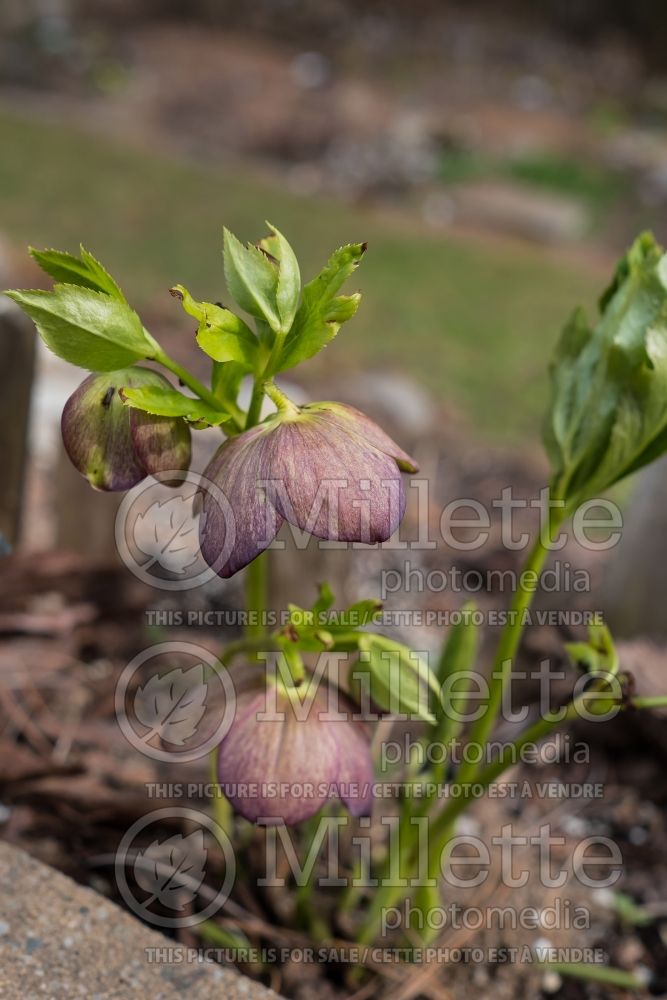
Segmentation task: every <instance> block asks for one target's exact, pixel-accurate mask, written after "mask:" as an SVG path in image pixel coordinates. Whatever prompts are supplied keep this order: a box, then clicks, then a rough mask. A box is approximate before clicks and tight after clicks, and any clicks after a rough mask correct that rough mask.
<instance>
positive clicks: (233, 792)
mask: <svg viewBox="0 0 667 1000" xmlns="http://www.w3.org/2000/svg"><path fill="white" fill-rule="evenodd" d="M279 709H280V711H281V712H282V713H283V714H284V718H280V717H276V718H271V717H268V718H262V716H263V715H268V713H267V712H266V695H265V693H264V692H263V691H262V692H259V693H256V692H253V693H252V694H251V695H250V696H249V697H246V698H243V696H241V697H240V698H239V699H237V712H238V713H239V714H238V715H237V718H236V720H235V721H234V723H233V724H232V727H231V729H230V731H229V732H228V734H227V736H226V737H225V738H224V740H223V741H222V743H221V744H220V748H219V751H218V779H219V781H220V785H221V787H222V789H223V791H224V792H225V795H226V796H227V798H228V799H229V801H230V802H231V804H232V806H233V808H234V809H235V810H236V811H237V812H239V813H240V814H241V815H242V816H243V817H245V819H247V820H250V821H251V822H253V823H257V822H261V823H262V824H264V825H270V824H274V823H286V824H287V825H288V826H291V825H293V824H295V823H301V822H302V821H303V820H305V819H308V818H309V817H310V816H313V815H314V814H315V813H316V812H318V810H319V809H321V808H322V806H323V805H325V803H326V801H327V798H328V796H327V789H328V788H329V786H330V785H331V783H332V782H333V781H334V780H335V745H334V742H333V738H332V734H331V733H330V732H328V731H326V730H324V731H322V727H321V725H319V724H318V720H317V717H316V715H315V713H314V712H312V711H311V712H310V713H309V714H308V717H307V718H297V716H296V714H295V712H294V709H293V708H292V705H291V703H290V702H289V701H288V700H286V699H284V698H280V700H279Z"/></svg>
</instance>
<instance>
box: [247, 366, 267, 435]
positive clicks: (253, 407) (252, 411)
mask: <svg viewBox="0 0 667 1000" xmlns="http://www.w3.org/2000/svg"><path fill="white" fill-rule="evenodd" d="M263 402H264V380H263V379H262V378H256V379H255V381H254V384H253V387H252V396H251V397H250V406H249V407H248V414H247V416H246V422H245V429H246V430H248V428H250V427H254V426H255V424H256V423H258V422H259V418H260V416H261V414H262V403H263Z"/></svg>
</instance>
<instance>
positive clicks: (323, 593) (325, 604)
mask: <svg viewBox="0 0 667 1000" xmlns="http://www.w3.org/2000/svg"><path fill="white" fill-rule="evenodd" d="M318 590H319V595H318V598H317V600H316V601H315V603H314V604H313V606H312V608H311V611H312V612H313V620H314V621H315V622H317V621H319V619H320V616H321V615H325V614H326V613H327V611H328V610H329V609H330V608H332V607H333V604H334V600H335V598H334V594H333V590H332V589H331V586H330V585H329V584H328V583H327V582H326V581H325V582H324V583H320V584H319V586H318Z"/></svg>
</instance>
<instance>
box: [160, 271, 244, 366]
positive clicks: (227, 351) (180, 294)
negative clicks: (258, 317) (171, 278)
mask: <svg viewBox="0 0 667 1000" xmlns="http://www.w3.org/2000/svg"><path fill="white" fill-rule="evenodd" d="M170 291H171V294H172V295H173V296H174V298H177V299H180V301H181V303H182V305H183V309H184V310H185V312H186V313H188V315H189V316H193V317H194V318H195V319H196V320H197V322H198V323H199V327H198V330H197V343H198V344H199V346H200V347H201V349H202V351H204V353H205V354H208V356H209V358H213V360H214V361H218V362H221V363H223V362H227V361H238V362H239V363H240V364H242V365H243V366H244V368H245V370H246V371H254V369H255V366H256V364H257V361H258V358H259V345H258V342H257V337H255V335H254V333H253V332H252V330H251V329H250V328H249V327H248V326H246V324H245V323H244V322H243V320H242V319H240V318H239V317H238V316H235V315H234V313H233V312H230V311H229V309H224V308H223V307H222V306H216V305H213V303H212V302H196V301H195V299H193V298H192V296H191V295H190V293H189V292H188V290H187V288H184V287H183V285H176V286H175V287H174V288H172V289H170Z"/></svg>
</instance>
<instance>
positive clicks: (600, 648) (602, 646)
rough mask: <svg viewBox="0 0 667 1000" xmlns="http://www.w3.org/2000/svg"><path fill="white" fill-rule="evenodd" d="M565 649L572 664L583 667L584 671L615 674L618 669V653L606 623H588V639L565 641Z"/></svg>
mask: <svg viewBox="0 0 667 1000" xmlns="http://www.w3.org/2000/svg"><path fill="white" fill-rule="evenodd" d="M565 649H566V651H567V654H568V656H569V657H570V659H571V660H572V663H573V664H574V666H575V667H583V668H584V670H585V671H586V673H610V674H615V673H616V672H617V671H618V667H619V660H618V653H617V652H616V647H615V645H614V640H613V639H612V636H611V632H610V631H609V629H608V628H607V626H606V625H595V624H593V625H589V626H588V641H587V642H567V643H565Z"/></svg>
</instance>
